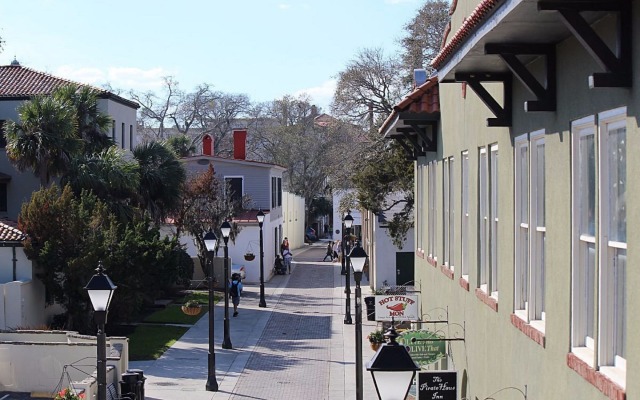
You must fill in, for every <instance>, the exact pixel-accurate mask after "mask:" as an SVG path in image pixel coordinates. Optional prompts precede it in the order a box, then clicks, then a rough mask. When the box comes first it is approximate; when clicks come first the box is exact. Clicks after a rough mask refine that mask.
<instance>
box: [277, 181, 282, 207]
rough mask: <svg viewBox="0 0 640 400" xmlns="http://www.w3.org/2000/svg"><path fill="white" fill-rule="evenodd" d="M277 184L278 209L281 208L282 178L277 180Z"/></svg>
mask: <svg viewBox="0 0 640 400" xmlns="http://www.w3.org/2000/svg"><path fill="white" fill-rule="evenodd" d="M277 184H278V189H277V190H278V207H280V206H282V178H277Z"/></svg>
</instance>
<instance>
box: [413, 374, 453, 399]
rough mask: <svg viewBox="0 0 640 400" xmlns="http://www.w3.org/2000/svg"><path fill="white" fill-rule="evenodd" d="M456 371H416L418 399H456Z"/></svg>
mask: <svg viewBox="0 0 640 400" xmlns="http://www.w3.org/2000/svg"><path fill="white" fill-rule="evenodd" d="M457 398H458V372H457V371H421V372H418V400H456V399H457Z"/></svg>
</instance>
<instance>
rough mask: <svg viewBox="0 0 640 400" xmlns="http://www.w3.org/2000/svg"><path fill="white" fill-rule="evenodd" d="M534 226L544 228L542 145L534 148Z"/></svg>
mask: <svg viewBox="0 0 640 400" xmlns="http://www.w3.org/2000/svg"><path fill="white" fill-rule="evenodd" d="M535 185H536V225H537V226H540V227H543V226H545V222H544V221H545V219H544V214H545V209H544V196H545V179H544V143H541V144H538V145H537V146H536V182H535Z"/></svg>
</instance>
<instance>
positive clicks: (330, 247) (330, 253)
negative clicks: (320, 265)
mask: <svg viewBox="0 0 640 400" xmlns="http://www.w3.org/2000/svg"><path fill="white" fill-rule="evenodd" d="M327 257H329V261H333V242H329V244H328V245H327V254H325V256H324V258H323V259H322V261H325V260H326V259H327Z"/></svg>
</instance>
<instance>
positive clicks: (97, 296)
mask: <svg viewBox="0 0 640 400" xmlns="http://www.w3.org/2000/svg"><path fill="white" fill-rule="evenodd" d="M116 288H117V286H115V285H114V284H113V282H111V279H109V277H108V276H107V275H105V274H104V268H103V267H102V261H98V268H96V274H95V275H93V276H92V277H91V279H90V280H89V283H87V286H86V287H85V289H86V291H87V292H88V293H89V299H91V304H92V305H93V310H94V313H93V318H94V320H95V322H96V325H98V332H97V334H96V341H97V347H98V349H97V354H96V358H97V366H96V370H97V372H98V400H107V337H106V335H105V332H104V326H105V324H106V323H107V312H108V311H109V305H110V304H111V299H112V298H113V292H114V291H115V290H116Z"/></svg>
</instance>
